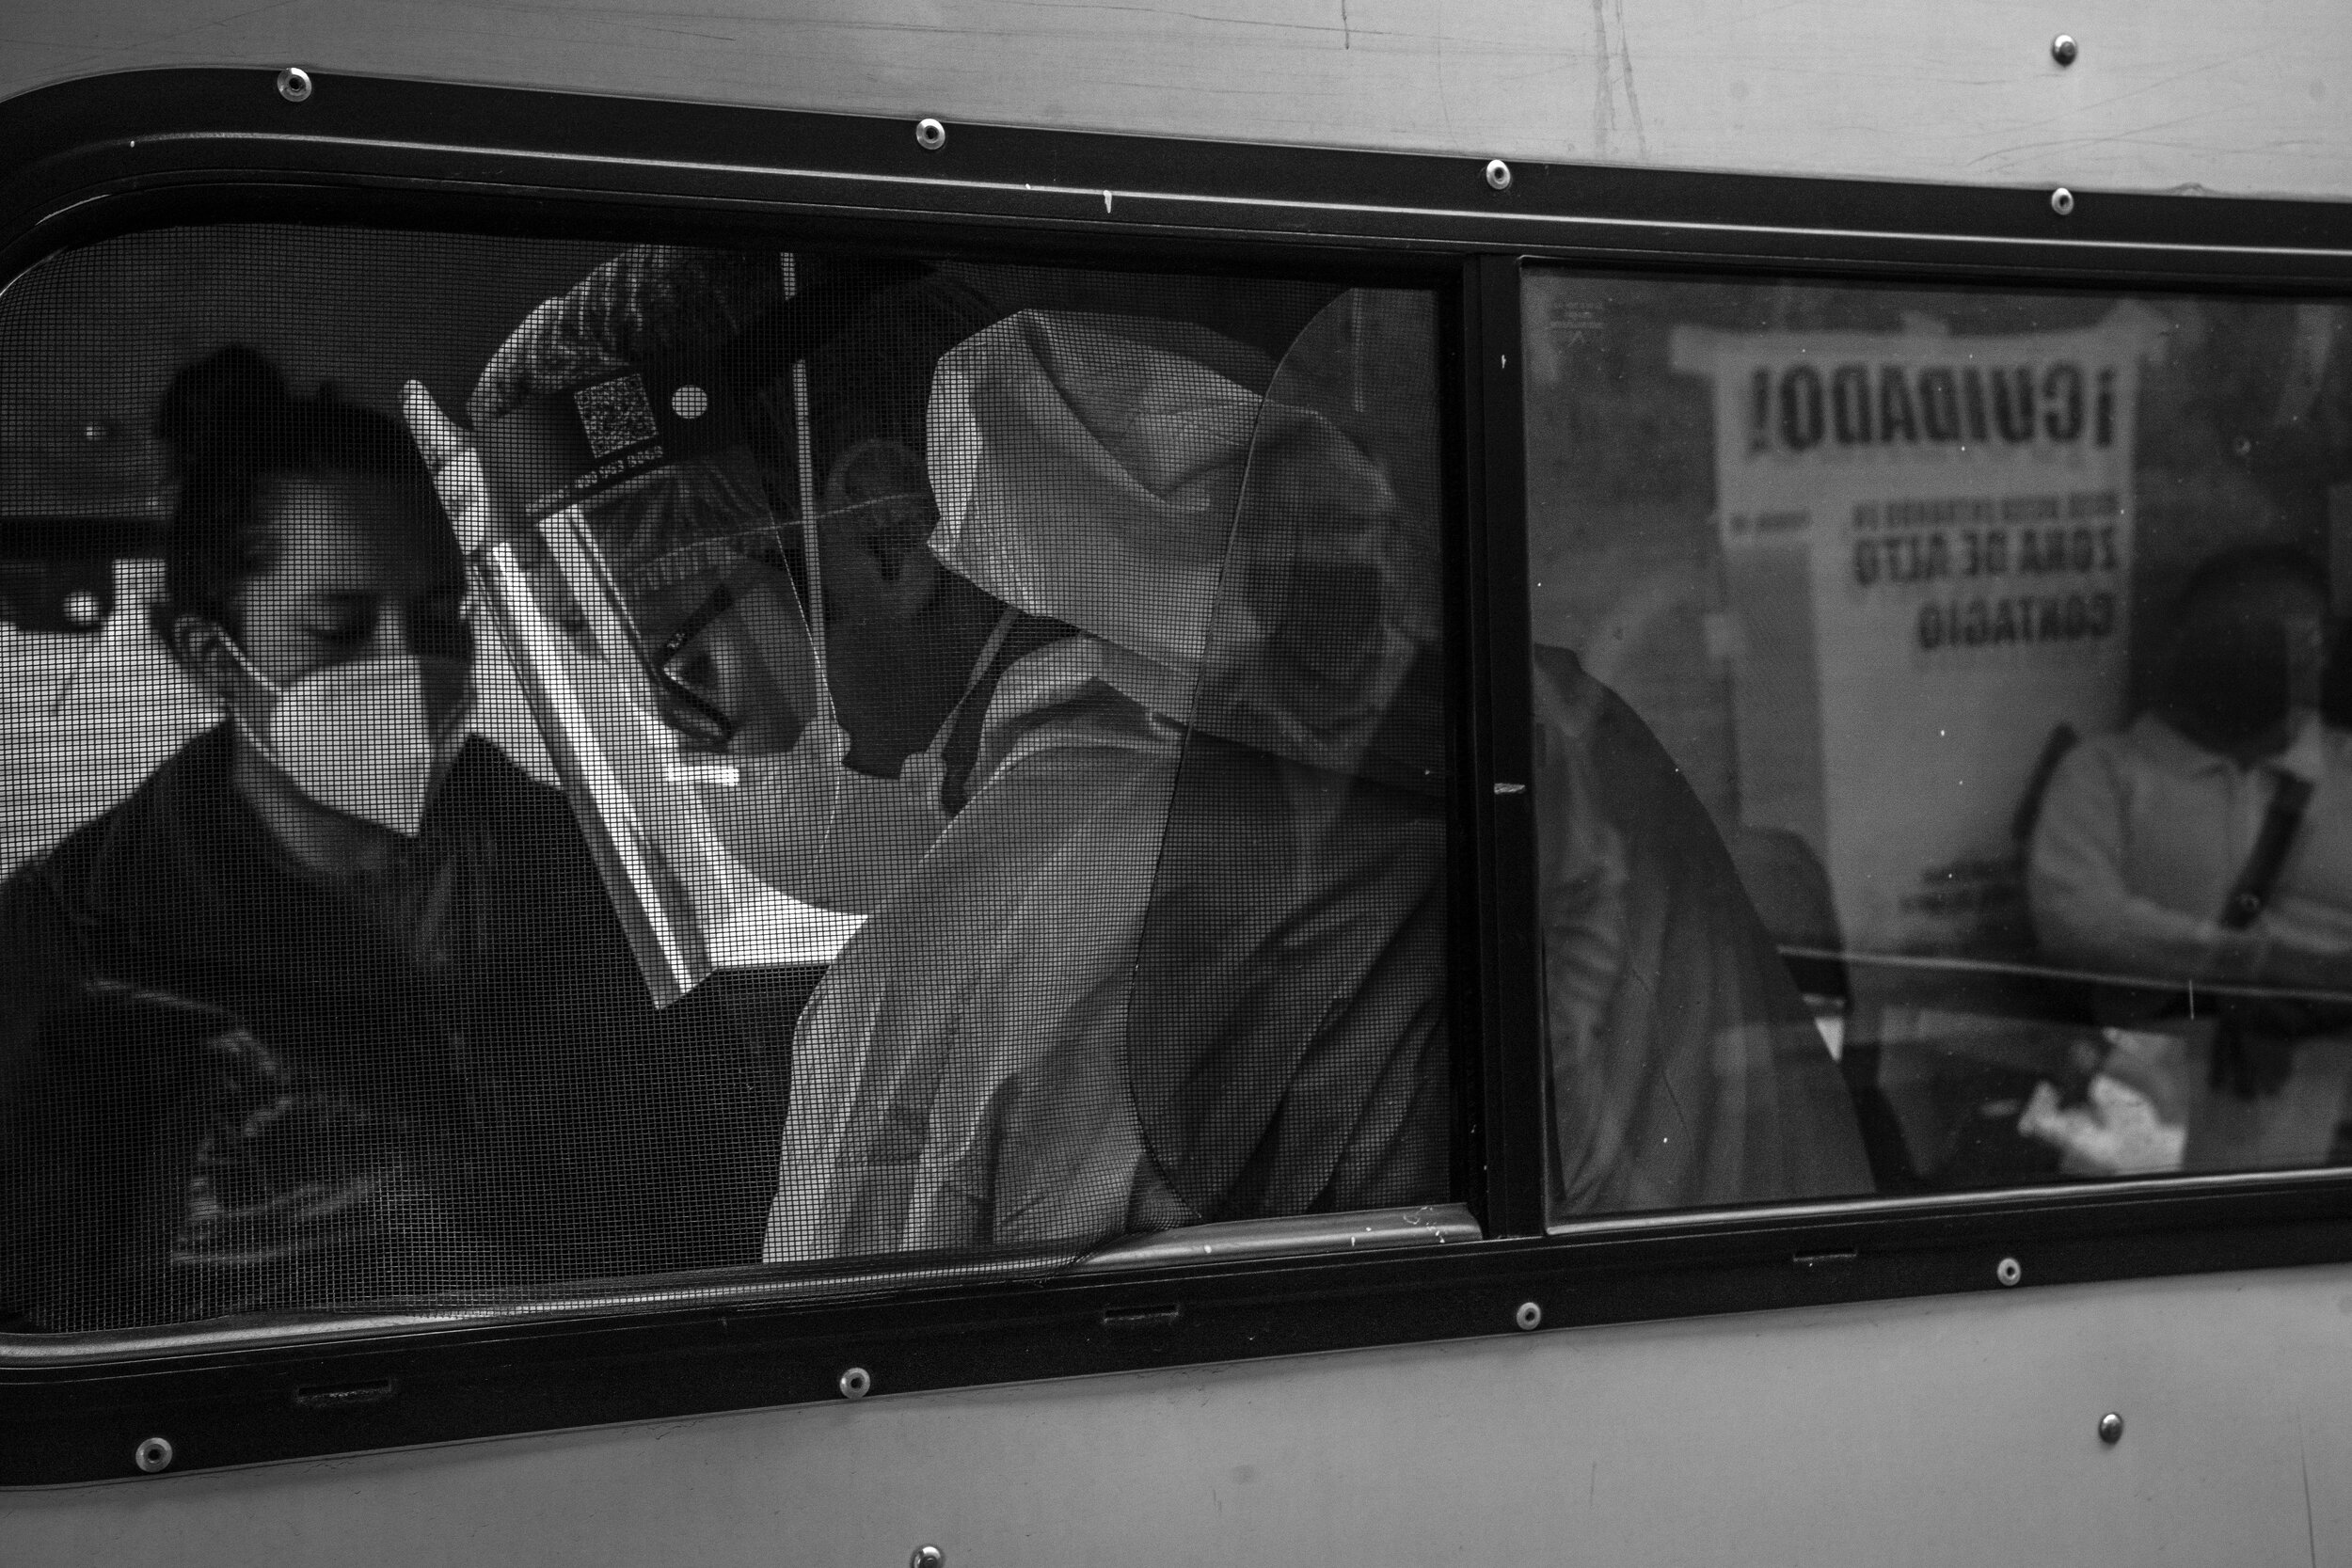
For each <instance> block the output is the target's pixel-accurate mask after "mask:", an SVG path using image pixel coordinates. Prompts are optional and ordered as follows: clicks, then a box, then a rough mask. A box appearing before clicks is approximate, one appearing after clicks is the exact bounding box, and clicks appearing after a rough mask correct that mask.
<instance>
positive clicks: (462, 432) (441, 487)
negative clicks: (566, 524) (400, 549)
mask: <svg viewBox="0 0 2352 1568" xmlns="http://www.w3.org/2000/svg"><path fill="white" fill-rule="evenodd" d="M400 411H401V413H402V415H403V416H404V417H405V418H406V420H408V434H409V435H410V436H414V437H415V438H416V442H417V451H418V452H419V453H420V454H421V456H422V457H423V458H424V466H425V467H426V469H427V470H429V471H430V472H431V473H432V475H433V488H434V489H435V490H436V491H437V492H438V493H439V495H440V498H441V509H442V510H443V511H445V512H447V513H448V514H449V526H450V527H451V529H452V530H453V531H455V532H456V534H457V543H458V546H459V547H460V548H462V549H463V550H464V551H465V552H466V553H467V554H468V555H471V554H473V553H474V551H476V550H478V549H480V548H481V547H482V546H485V545H486V544H488V543H489V542H490V541H491V540H492V539H493V538H495V537H496V536H497V533H498V528H497V523H498V517H497V509H496V507H495V506H493V505H492V503H491V500H490V483H489V481H488V480H487V479H486V478H485V477H484V475H483V472H482V453H481V452H480V451H478V450H477V449H476V448H475V446H474V440H473V436H472V435H471V434H470V433H469V432H468V431H467V429H466V428H465V427H464V426H463V425H461V424H459V423H458V422H457V421H456V420H453V419H451V418H450V417H449V416H448V415H447V414H444V413H442V412H441V406H440V404H437V403H435V402H434V401H433V394H432V393H431V392H429V391H427V390H425V388H424V384H423V383H422V382H421V381H411V382H410V383H408V385H407V386H406V387H405V388H403V389H402V391H401V400H400Z"/></svg>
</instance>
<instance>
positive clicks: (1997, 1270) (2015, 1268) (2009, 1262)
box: [1993, 1258, 2026, 1285]
mask: <svg viewBox="0 0 2352 1568" xmlns="http://www.w3.org/2000/svg"><path fill="white" fill-rule="evenodd" d="M1993 1277H1994V1278H1995V1279H1997V1280H1999V1281H2000V1282H2001V1283H2002V1284H2004V1285H2014V1284H2016V1283H2017V1282H2018V1281H2020V1280H2022V1279H2024V1278H2025V1277H2026V1265H2025V1264H2023V1263H2020V1262H2019V1261H2018V1260H2017V1259H2014V1258H2004V1259H2001V1260H2000V1261H1999V1262H1997V1263H1995V1264H1994V1265H1993Z"/></svg>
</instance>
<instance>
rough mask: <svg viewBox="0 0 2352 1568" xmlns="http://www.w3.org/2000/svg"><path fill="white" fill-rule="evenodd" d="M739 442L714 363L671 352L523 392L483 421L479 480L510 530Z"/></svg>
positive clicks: (736, 422) (739, 431) (731, 403)
mask: <svg viewBox="0 0 2352 1568" xmlns="http://www.w3.org/2000/svg"><path fill="white" fill-rule="evenodd" d="M689 392H691V394H692V395H691V396H686V395H684V394H686V393H689ZM690 409H691V410H692V412H691V413H689V412H688V410H690ZM742 439H743V437H742V421H741V420H740V419H739V417H738V415H737V411H736V408H735V405H734V400H733V398H732V397H731V396H730V394H729V392H728V389H727V382H726V378H725V377H724V376H723V374H722V373H720V369H719V367H718V366H716V365H714V364H712V363H711V362H710V361H709V360H708V359H707V358H698V359H687V358H676V359H663V360H652V361H648V362H646V363H645V364H643V365H639V366H635V367H632V368H630V369H628V370H625V371H622V372H619V373H617V374H612V375H601V376H596V377H594V378H592V379H590V380H586V381H580V382H574V383H572V384H571V385H569V386H566V387H563V388H557V389H556V390H554V391H551V392H547V393H543V394H541V395H539V396H536V397H532V398H527V399H525V400H524V401H523V402H522V403H520V404H516V407H515V408H514V409H513V410H512V411H511V412H509V413H508V414H506V415H504V416H503V417H501V418H500V419H497V420H491V421H490V422H489V423H488V424H486V425H485V426H484V428H483V430H482V432H481V436H480V445H481V451H482V467H483V477H484V478H485V480H487V481H488V483H489V486H490V494H491V498H492V499H493V501H494V502H495V503H496V505H497V509H498V513H499V515H501V516H502V517H505V518H507V519H509V522H508V525H507V526H508V527H509V528H510V529H511V528H516V527H519V526H521V525H522V524H525V523H536V522H543V521H545V520H546V519H548V517H551V516H553V515H555V514H556V513H558V512H561V511H563V510H564V508H565V507H567V506H571V505H574V504H576V503H577V502H579V501H581V500H584V499H588V498H589V497H592V496H595V495H596V494H598V493H599V492H601V491H604V490H609V489H611V488H612V486H614V485H616V484H620V483H625V482H626V481H628V480H631V479H635V478H637V477H639V476H640V475H643V474H644V473H647V472H649V471H651V470H652V469H655V468H658V467H661V466H662V465H664V464H667V463H674V462H681V461H685V460H688V459H691V458H696V457H702V456H707V455H710V454H712V453H715V452H720V451H726V450H728V449H729V448H733V447H739V446H740V445H741V444H742Z"/></svg>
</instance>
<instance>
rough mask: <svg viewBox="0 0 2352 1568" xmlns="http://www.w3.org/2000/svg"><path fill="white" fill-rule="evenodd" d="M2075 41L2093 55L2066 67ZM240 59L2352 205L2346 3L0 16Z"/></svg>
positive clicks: (445, 5)
mask: <svg viewBox="0 0 2352 1568" xmlns="http://www.w3.org/2000/svg"><path fill="white" fill-rule="evenodd" d="M2061 31H2064V32H2069V33H2072V34H2074V36H2075V37H2077V38H2078V39H2079V40H2081V43H2082V54H2081V57H2080V58H2079V59H2078V60H2077V61H2076V63H2075V64H2074V66H2073V67H2071V68H2069V69H2064V70H2061V69H2060V68H2059V67H2058V65H2057V64H2056V63H2054V62H2053V61H2052V59H2051V58H2050V54H2049V43H2050V40H2051V38H2052V37H2053V36H2054V35H2056V34H2058V32H2061ZM230 64H251V65H268V66H272V67H275V66H279V65H287V64H300V65H304V66H307V67H309V68H310V69H311V70H313V71H326V72H332V71H365V72H373V73H381V74H387V75H395V76H418V77H434V78H440V79H445V80H455V81H469V82H485V83H505V84H527V85H532V86H543V87H565V88H576V89H582V90H587V91H593V92H609V93H628V94H637V95H646V96H656V97H667V98H680V99H704V100H723V101H728V102H735V103H757V104H766V105H775V106H785V107H791V108H801V109H823V110H839V111H849V112H857V113H868V114H883V115H898V116H905V117H907V118H909V119H913V118H915V117H917V116H921V115H938V116H941V117H943V118H945V119H948V120H950V121H953V120H955V119H973V120H988V121H995V122H1000V123H1007V124H1020V125H1043V126H1064V127H1076V128H1086V129H1104V130H1121V131H1138V132H1157V133H1166V134H1169V135H1187V136H1215V137H1225V138H1232V139H1238V140H1247V141H1271V142H1305V143H1322V144H1346V145H1356V146H1375V147H1393V148H1406V149H1416V150H1449V151H1454V152H1460V153H1463V154H1465V155H1474V156H1476V157H1478V158H1481V159H1484V158H1486V157H1490V156H1494V155H1497V154H1501V155H1503V156H1508V157H1518V158H1534V159H1593V160H1601V161H1606V162H1612V163H1627V164H1655V165H1662V166H1682V167H1696V168H1742V169H1748V170H1753V171H1757V172H1805V173H1816V174H1838V175H1863V176H1883V177H1887V178H1897V179H1906V180H1932V181H1964V182H1989V183H2012V184H2033V185H2046V184H2068V185H2073V186H2075V187H2078V188H2089V189H2130V190H2138V191H2165V190H2173V189H2179V188H2198V189H2202V190H2207V191H2214V192H2221V193H2227V194H2232V195H2298V196H2324V197H2352V6H2347V5H2346V4H2345V3H2344V0H2230V3H2228V4H2216V3H2214V0H2070V3H2055V0H1961V3H1955V0H1872V3H1867V4H1857V3H1855V0H1778V3H1764V0H1637V3H1634V4H1628V3H1627V0H966V3H961V4H952V3H949V0H504V3H501V0H279V3H276V4H271V3H267V0H0V95H6V94H13V93H15V92H19V91H22V90H24V89H25V88H28V87H36V86H39V85H40V84H42V83H47V82H54V81H60V80H63V79H66V78H69V77H75V76H86V75H89V74H92V73H95V72H99V71H121V70H128V69H132V68H136V67H148V66H171V65H230ZM327 90H332V89H331V87H329V88H328V89H327Z"/></svg>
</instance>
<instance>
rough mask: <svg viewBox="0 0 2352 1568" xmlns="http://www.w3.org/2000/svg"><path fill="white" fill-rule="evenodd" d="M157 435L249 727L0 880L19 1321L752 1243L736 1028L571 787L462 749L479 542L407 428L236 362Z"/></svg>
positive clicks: (454, 1281)
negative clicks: (618, 899)
mask: <svg viewBox="0 0 2352 1568" xmlns="http://www.w3.org/2000/svg"><path fill="white" fill-rule="evenodd" d="M157 427H158V434H159V436H161V437H162V439H163V440H164V442H165V443H166V445H167V448H168V449H169V451H171V453H172V455H173V460H174V465H175V468H176V471H177V475H178V478H179V494H178V500H177V505H176V509H175V511H174V514H173V516H172V521H171V527H170V532H169V535H168V538H167V545H166V565H165V583H164V589H163V593H162V594H161V597H160V599H159V601H158V602H157V603H156V604H155V605H154V606H153V609H152V620H153V625H154V628H155V631H156V633H157V635H158V636H159V637H160V638H161V639H162V641H164V643H165V645H166V647H167V650H168V651H169V653H170V654H171V656H172V657H173V658H174V659H175V660H176V661H177V662H178V663H179V665H180V666H181V667H182V669H183V671H184V672H185V673H187V675H188V676H189V677H190V678H191V679H193V680H194V681H195V682H196V683H198V684H199V686H200V687H201V688H202V689H204V690H205V691H206V692H208V693H209V694H211V696H212V697H213V698H214V699H215V701H216V702H217V703H218V705H219V706H220V709H221V711H222V715H223V717H222V721H221V722H220V723H219V724H218V725H217V726H215V727H214V728H213V729H211V730H209V731H207V732H206V733H204V734H202V735H200V736H198V737H197V738H196V739H194V740H192V741H191V742H189V743H188V744H187V745H186V746H184V747H183V748H182V749H181V750H180V751H179V752H177V753H176V754H174V755H173V756H172V757H170V758H169V759H168V760H167V761H166V762H165V763H164V764H163V765H162V766H161V767H160V768H157V769H156V770H155V771H154V772H153V773H152V774H151V775H150V776H149V777H148V778H147V779H146V781H145V782H144V783H143V784H141V785H140V786H139V787H138V788H137V789H136V790H135V792H134V793H133V794H132V795H131V796H130V797H129V798H128V799H126V800H123V801H122V802H121V803H119V805H117V806H115V807H114V808H112V809H111V810H109V811H107V812H105V813H103V815H101V816H98V817H96V818H95V819H93V820H91V821H90V822H88V823H87V824H85V825H84V826H83V827H81V828H80V829H79V830H77V831H76V832H73V833H72V834H71V835H69V836H68V837H67V838H66V839H65V840H64V841H63V842H62V843H60V844H59V845H58V846H57V847H56V848H54V849H53V850H52V851H50V852H49V853H48V854H46V855H45V856H43V857H41V858H40V860H38V861H36V862H34V863H30V864H28V865H26V866H25V867H24V868H22V869H21V870H20V871H19V872H18V873H17V874H15V875H14V876H13V877H12V878H11V879H9V881H8V884H7V885H6V888H5V891H0V1163H5V1166H6V1169H5V1170H4V1171H0V1192H5V1196H0V1230H4V1231H5V1235H0V1310H10V1309H12V1310H13V1311H14V1312H15V1313H16V1314H18V1315H19V1316H20V1317H21V1318H23V1319H24V1320H25V1321H27V1322H28V1323H30V1324H31V1325H32V1326H37V1327H42V1328H76V1327H98V1326H108V1325H112V1324H131V1323H152V1322H159V1321H171V1320H177V1319H189V1318H201V1317H211V1316H217V1315H220V1314H223V1313H229V1312H238V1311H246V1310H255V1309H262V1308H273V1309H277V1308H286V1307H326V1306H341V1305H349V1304H353V1303H357V1302H361V1301H367V1300H372V1299H383V1298H387V1297H391V1296H406V1295H428V1294H431V1293H434V1292H437V1291H448V1290H454V1289H481V1288H489V1287H503V1286H521V1285H528V1284H532V1283H534V1282H544V1281H547V1280H549V1279H554V1278H562V1277H577V1276H583V1275H602V1274H612V1273H619V1272H624V1271H630V1270H635V1269H641V1268H650V1267H660V1266H665V1265H674V1264H677V1263H697V1262H706V1263H707V1262H723V1261H734V1260H739V1259H744V1258H746V1257H748V1256H750V1255H751V1253H752V1250H753V1248H752V1238H753V1234H754V1230H753V1227H755V1224H756V1211H755V1209H753V1208H752V1207H751V1206H750V1204H749V1203H747V1201H746V1199H745V1196H743V1195H741V1194H737V1195H736V1196H735V1198H734V1200H733V1209H732V1210H731V1211H730V1210H729V1208H728V1204H727V1198H726V1196H725V1195H726V1194H727V1193H728V1192H730V1191H731V1190H732V1189H730V1188H729V1186H728V1181H729V1176H728V1173H727V1171H726V1169H725V1168H724V1166H725V1155H726V1153H727V1152H728V1151H729V1150H732V1151H734V1152H735V1153H736V1154H737V1156H738V1160H737V1165H738V1168H739V1170H748V1169H750V1168H751V1167H749V1166H748V1165H746V1164H744V1163H743V1162H742V1161H741V1160H740V1158H739V1156H740V1153H741V1151H742V1150H743V1149H744V1148H747V1147H755V1146H756V1143H757V1141H758V1140H759V1138H760V1134H758V1133H757V1132H755V1131H753V1130H752V1129H751V1128H750V1126H749V1124H746V1125H745V1127H744V1129H743V1130H742V1132H740V1133H739V1135H738V1136H737V1138H736V1141H735V1142H734V1143H733V1144H732V1145H731V1144H729V1142H728V1132H727V1128H728V1120H727V1114H726V1108H727V1107H730V1106H739V1105H743V1104H746V1103H748V1102H749V1101H751V1100H752V1099H754V1098H755V1097H754V1096H753V1095H751V1094H749V1093H747V1092H746V1091H745V1085H743V1084H740V1083H737V1082H734V1081H732V1079H731V1078H730V1076H729V1075H730V1074H733V1075H734V1076H735V1077H740V1076H743V1073H744V1072H745V1071H746V1070H747V1069H746V1067H745V1064H744V1063H743V1062H741V1061H738V1060H734V1059H732V1058H729V1057H727V1056H726V1055H725V1051H726V1049H727V1048H726V1046H725V1044H724V1042H725V1041H727V1040H728V1039H729V1038H730V1036H729V1034H728V1029H729V1021H728V1020H727V1019H725V1017H724V1016H723V1014H720V1013H716V1012H713V1011H712V1010H711V1009H710V1008H707V1007H706V1008H702V1009H699V1010H696V1011H693V1012H691V1013H689V1014H686V1015H673V1016H672V1017H670V1018H662V1017H660V1016H659V1015H657V1014H656V1013H655V1012H654V1010H653V1008H652V1007H651V1006H649V1005H648V1003H647V1002H646V1000H645V998H644V991H643V989H642V987H640V986H639V985H638V984H637V981H636V976H635V974H634V971H633V967H632V966H631V964H630V961H629V957H628V947H627V943H626V941H625V939H624V938H623V935H622V933H621V931H620V930H619V928H618V927H617V925H616V923H615V922H614V921H613V919H612V913H611V911H610V908H609V906H607V905H606V904H605V903H604V901H603V899H602V898H601V897H600V895H599V891H600V890H599V889H598V887H597V885H596V873H595V869H594V866H593V864H592V863H591V862H590V860H589V858H588V856H587V854H586V852H585V849H584V847H583V846H582V844H581V842H580V837H579V834H578V832H577V830H576V829H575V827H574V825H573V823H572V821H571V820H570V817H569V815H568V813H567V812H566V810H565V808H564V801H563V800H562V797H561V796H560V795H559V794H558V793H557V792H555V791H554V790H551V789H549V788H548V787H546V786H544V785H541V784H536V783H534V782H532V781H531V780H530V779H529V778H528V777H526V776H525V775H524V774H523V773H522V772H521V771H520V770H519V769H518V768H516V766H515V765H514V764H513V763H511V762H509V761H508V760H507V759H506V757H505V756H504V755H503V754H502V753H501V752H499V751H498V750H497V749H496V748H494V747H493V746H491V745H490V744H489V743H487V742H486V741H484V740H482V739H479V738H476V737H473V736H470V735H469V718H470V714H471V711H472V707H473V704H474V688H473V661H474V654H475V647H474V634H473V630H472V626H471V620H470V609H469V594H468V587H467V580H466V576H465V568H464V562H463V560H462V558H461V556H460V554H459V552H458V549H457V546H456V542H455V540H454V538H453V535H452V533H451V531H450V528H449V525H448V522H447V521H446V519H445V518H444V516H443V515H442V514H441V512H440V510H439V507H438V505H437V499H436V497H435V494H434V491H433V487H432V483H431V478H430V475H429V474H428V472H427V471H426V469H425V468H424V466H423V465H422V463H421V461H420V460H419V458H418V456H417V453H416V451H415V447H414V445H413V443H412V442H411V441H410V440H409V439H408V437H407V436H406V433H405V431H404V430H403V429H402V428H401V427H400V426H399V424H398V423H397V422H396V421H394V420H390V419H389V418H388V417H386V416H385V415H382V414H380V413H376V412H373V411H372V410H368V409H365V408H361V407H358V406H355V405H352V404H345V403H342V402H340V401H338V400H336V399H335V398H334V397H332V396H331V395H329V394H326V393H321V394H316V395H309V396H300V395H296V394H294V393H293V392H292V391H291V390H290V389H289V388H287V387H286V386H285V384H284V382H283V380H282V379H281V378H280V376H279V375H278V372H277V371H276V370H275V369H274V367H272V366H271V365H270V364H269V363H268V362H267V361H266V360H264V359H263V358H262V356H259V355H258V354H256V353H254V352H253V351H251V350H249V349H246V348H243V347H230V348H228V349H224V350H222V351H220V352H219V353H218V354H216V355H215V356H212V357H211V358H209V359H207V360H205V361H203V362H201V363H199V364H198V365H195V366H192V367H190V368H188V369H186V370H184V371H183V372H181V373H180V375H179V376H178V377H177V378H176V379H175V380H174V382H173V384H172V386H171V388H170V390H169V392H168V393H167V396H166V398H165V400H164V403H163V406H162V409H161V412H160V414H159V416H158V421H157ZM698 1095H707V1096H708V1097H709V1099H710V1101H712V1103H713V1105H715V1106H716V1107H718V1110H717V1111H716V1112H715V1113H714V1112H713V1111H711V1110H707V1109H705V1108H703V1107H702V1106H701V1105H700V1103H699V1100H698V1098H697V1096H698ZM690 1101H692V1102H693V1103H691V1105H690V1103H689V1102H690ZM690 1127H691V1135H685V1130H686V1129H688V1128H690ZM738 1185H740V1182H738ZM755 1200H756V1195H753V1199H752V1201H755Z"/></svg>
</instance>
